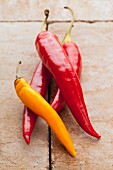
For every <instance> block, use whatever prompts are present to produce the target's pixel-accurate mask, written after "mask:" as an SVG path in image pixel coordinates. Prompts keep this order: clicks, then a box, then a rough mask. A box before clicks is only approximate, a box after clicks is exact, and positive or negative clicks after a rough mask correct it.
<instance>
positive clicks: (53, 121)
mask: <svg viewBox="0 0 113 170" xmlns="http://www.w3.org/2000/svg"><path fill="white" fill-rule="evenodd" d="M14 86H15V90H16V93H17V95H18V97H19V98H20V100H21V101H22V102H23V103H24V104H25V105H26V106H27V107H28V108H29V109H30V110H32V111H33V112H34V113H35V114H37V115H38V116H40V117H42V118H43V119H44V120H45V121H46V122H47V123H48V125H49V126H50V127H51V128H52V130H53V131H54V133H55V134H56V136H57V137H58V138H59V140H60V141H61V143H62V144H63V145H64V146H65V147H66V149H67V150H68V152H69V153H70V154H71V155H72V156H75V155H76V152H75V149H74V145H73V142H72V140H71V138H70V135H69V133H68V131H67V129H66V127H65V125H64V123H63V122H62V120H61V118H60V117H59V115H58V114H57V112H56V111H55V110H54V109H53V108H52V107H51V106H50V104H49V103H48V102H47V101H46V100H45V99H44V98H43V97H42V96H41V95H40V94H39V93H38V92H37V91H35V90H34V89H33V88H32V87H31V86H30V85H29V84H28V82H27V81H26V80H25V79H24V78H18V79H16V80H15V82H14Z"/></svg>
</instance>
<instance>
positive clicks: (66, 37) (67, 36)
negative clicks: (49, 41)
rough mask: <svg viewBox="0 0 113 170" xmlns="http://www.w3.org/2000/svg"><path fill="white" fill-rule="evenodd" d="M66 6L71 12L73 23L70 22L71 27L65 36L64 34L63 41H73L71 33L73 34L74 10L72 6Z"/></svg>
mask: <svg viewBox="0 0 113 170" xmlns="http://www.w3.org/2000/svg"><path fill="white" fill-rule="evenodd" d="M64 8H65V9H68V10H69V11H70V12H71V15H72V21H71V24H70V27H69V29H68V31H67V33H66V34H65V36H64V39H63V41H62V43H65V42H71V37H70V35H71V30H72V27H73V23H74V20H75V17H74V13H73V10H72V9H71V8H70V7H67V6H65V7H64Z"/></svg>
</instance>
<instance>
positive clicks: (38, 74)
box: [23, 61, 52, 144]
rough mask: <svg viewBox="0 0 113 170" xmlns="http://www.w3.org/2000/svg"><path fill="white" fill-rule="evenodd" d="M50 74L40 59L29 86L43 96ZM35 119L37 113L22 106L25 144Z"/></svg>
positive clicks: (28, 140)
mask: <svg viewBox="0 0 113 170" xmlns="http://www.w3.org/2000/svg"><path fill="white" fill-rule="evenodd" d="M51 77H52V76H51V74H50V72H48V70H47V68H46V67H45V66H44V65H43V63H42V62H41V61H40V62H39V63H38V65H37V67H36V70H35V72H34V75H33V77H32V80H31V83H30V85H31V87H33V89H34V90H36V91H38V92H39V93H40V94H41V95H42V96H45V94H46V91H47V87H48V85H49V82H50V80H51ZM36 120H37V115H36V114H35V113H34V112H32V111H31V110H30V109H29V108H27V107H26V106H24V111H23V136H24V139H25V141H26V143H27V144H29V143H30V136H31V134H32V131H33V129H34V126H35V123H36Z"/></svg>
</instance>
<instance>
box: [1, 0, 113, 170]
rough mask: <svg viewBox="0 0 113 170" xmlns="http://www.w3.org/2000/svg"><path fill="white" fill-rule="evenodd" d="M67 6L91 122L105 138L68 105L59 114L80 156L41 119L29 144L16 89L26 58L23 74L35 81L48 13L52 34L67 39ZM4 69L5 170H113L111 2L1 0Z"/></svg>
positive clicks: (112, 17) (21, 105)
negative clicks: (85, 128)
mask: <svg viewBox="0 0 113 170" xmlns="http://www.w3.org/2000/svg"><path fill="white" fill-rule="evenodd" d="M64 6H70V7H71V8H72V9H73V10H74V14H75V18H76V20H75V23H74V28H73V30H72V39H73V41H75V42H76V43H77V45H78V46H79V49H80V52H81V55H82V60H83V69H82V76H81V84H82V88H83V92H84V97H85V101H86V104H87V108H88V111H89V116H90V119H91V121H92V123H93V125H94V127H95V129H96V130H97V131H98V132H99V133H100V134H101V135H102V138H101V139H100V140H96V139H94V138H93V137H90V136H89V135H87V134H86V133H85V132H84V131H83V130H81V129H80V127H79V126H78V124H77V123H76V121H75V120H74V119H73V117H72V116H71V112H70V111H69V109H68V108H67V107H65V108H64V109H63V110H62V111H61V112H60V116H61V118H62V119H63V121H64V122H65V125H66V127H67V129H68V131H69V132H70V135H71V137H72V139H73V141H74V144H75V147H76V149H77V156H76V158H73V157H71V156H70V155H69V154H68V152H67V151H66V150H65V148H64V147H63V146H62V144H61V143H60V142H59V140H58V139H57V137H56V136H55V135H54V133H53V132H51V134H50V133H49V131H48V125H47V124H46V122H45V121H43V120H42V119H41V118H38V121H37V124H36V127H35V130H34V132H33V134H32V137H31V143H30V145H29V146H28V145H27V144H26V143H25V141H24V139H23V136H22V112H23V104H22V102H21V101H20V100H19V99H18V97H17V96H16V94H15V90H14V87H13V82H14V79H15V69H16V65H17V62H18V61H19V60H22V63H23V64H22V65H21V70H20V75H21V76H23V77H25V78H26V79H28V81H29V82H30V80H31V77H32V74H33V71H34V69H35V67H36V65H37V63H38V61H39V60H40V59H39V57H38V55H37V52H36V49H35V45H34V42H35V38H36V35H37V34H38V33H39V32H40V29H41V25H42V20H43V19H44V13H43V10H44V9H46V8H48V9H49V10H50V18H49V30H50V31H52V32H54V33H55V34H57V35H58V36H59V38H60V40H62V38H63V36H64V35H65V32H66V31H67V29H68V27H69V21H70V20H71V15H70V13H69V12H68V11H67V10H65V9H63V7H64ZM0 70H1V71H0V87H1V90H0V170H32V169H33V170H37V169H38V170H47V169H51V168H52V169H53V170H63V169H65V170H113V143H112V142H113V1H112V0H57V1H52V0H49V1H48V0H43V1H42V0H0ZM53 86H54V84H52V85H51V95H52V94H53V91H54V87H53ZM49 136H50V137H51V152H50V151H49V147H50V140H48V138H49ZM50 157H51V163H50Z"/></svg>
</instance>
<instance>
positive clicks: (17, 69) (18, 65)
mask: <svg viewBox="0 0 113 170" xmlns="http://www.w3.org/2000/svg"><path fill="white" fill-rule="evenodd" d="M20 64H22V62H21V61H19V62H18V64H17V67H16V79H17V78H18V77H19V76H18V71H19V67H20Z"/></svg>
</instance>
